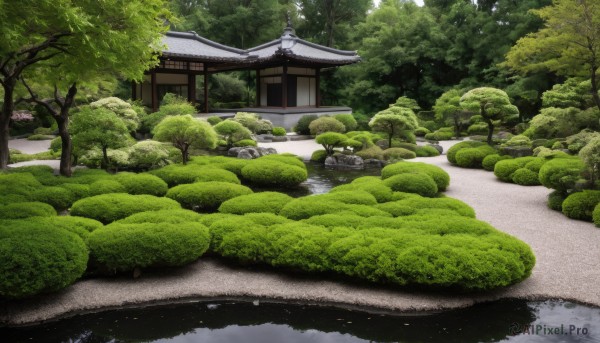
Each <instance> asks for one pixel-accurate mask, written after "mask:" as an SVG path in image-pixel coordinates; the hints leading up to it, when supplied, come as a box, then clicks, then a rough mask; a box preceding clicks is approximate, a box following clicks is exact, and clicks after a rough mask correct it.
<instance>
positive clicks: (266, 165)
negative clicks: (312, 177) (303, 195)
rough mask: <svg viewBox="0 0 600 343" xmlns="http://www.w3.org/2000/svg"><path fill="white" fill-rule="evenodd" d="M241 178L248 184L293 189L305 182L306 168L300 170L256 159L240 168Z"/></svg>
mask: <svg viewBox="0 0 600 343" xmlns="http://www.w3.org/2000/svg"><path fill="white" fill-rule="evenodd" d="M242 177H243V178H244V179H245V180H247V181H248V182H250V183H252V184H255V185H260V186H266V187H294V186H297V185H299V184H300V183H302V182H304V181H306V179H307V177H308V174H307V172H306V167H304V168H301V167H297V166H294V165H291V164H287V163H284V162H280V161H275V160H268V159H263V160H261V159H256V160H253V161H251V163H249V164H248V165H247V166H245V167H244V168H242Z"/></svg>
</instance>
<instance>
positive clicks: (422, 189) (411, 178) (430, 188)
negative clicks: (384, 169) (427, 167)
mask: <svg viewBox="0 0 600 343" xmlns="http://www.w3.org/2000/svg"><path fill="white" fill-rule="evenodd" d="M383 184H385V185H386V186H388V187H390V188H391V189H392V190H393V191H396V192H407V193H416V194H419V195H422V196H426V197H434V196H435V195H436V194H437V192H438V188H437V185H436V183H435V181H434V180H433V178H432V177H431V176H429V175H427V174H425V173H403V174H399V175H394V176H392V177H389V178H387V179H385V180H384V181H383Z"/></svg>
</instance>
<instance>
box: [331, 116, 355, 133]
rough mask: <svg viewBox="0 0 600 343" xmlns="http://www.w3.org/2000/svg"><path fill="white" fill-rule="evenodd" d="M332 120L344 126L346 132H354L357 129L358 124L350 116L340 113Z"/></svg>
mask: <svg viewBox="0 0 600 343" xmlns="http://www.w3.org/2000/svg"><path fill="white" fill-rule="evenodd" d="M334 118H335V119H336V120H338V121H340V122H341V123H342V124H344V127H346V131H354V130H356V128H357V127H358V123H357V122H356V119H354V116H353V115H352V114H347V113H342V114H336V115H335V116H334Z"/></svg>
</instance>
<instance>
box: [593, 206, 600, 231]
mask: <svg viewBox="0 0 600 343" xmlns="http://www.w3.org/2000/svg"><path fill="white" fill-rule="evenodd" d="M592 221H593V222H594V225H596V227H600V204H598V205H596V207H594V211H593V212H592Z"/></svg>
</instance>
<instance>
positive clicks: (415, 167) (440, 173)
mask: <svg viewBox="0 0 600 343" xmlns="http://www.w3.org/2000/svg"><path fill="white" fill-rule="evenodd" d="M405 173H411V174H414V173H424V174H427V175H429V176H431V177H432V178H433V180H434V181H435V184H436V186H437V188H438V191H440V192H443V191H445V190H446V188H448V186H449V185H450V175H448V173H446V171H445V170H443V169H442V168H440V167H438V166H434V165H432V164H427V163H422V162H398V163H394V164H390V165H388V166H386V167H385V168H383V169H382V170H381V178H382V179H384V180H385V179H387V178H390V177H392V176H394V175H399V174H405Z"/></svg>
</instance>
